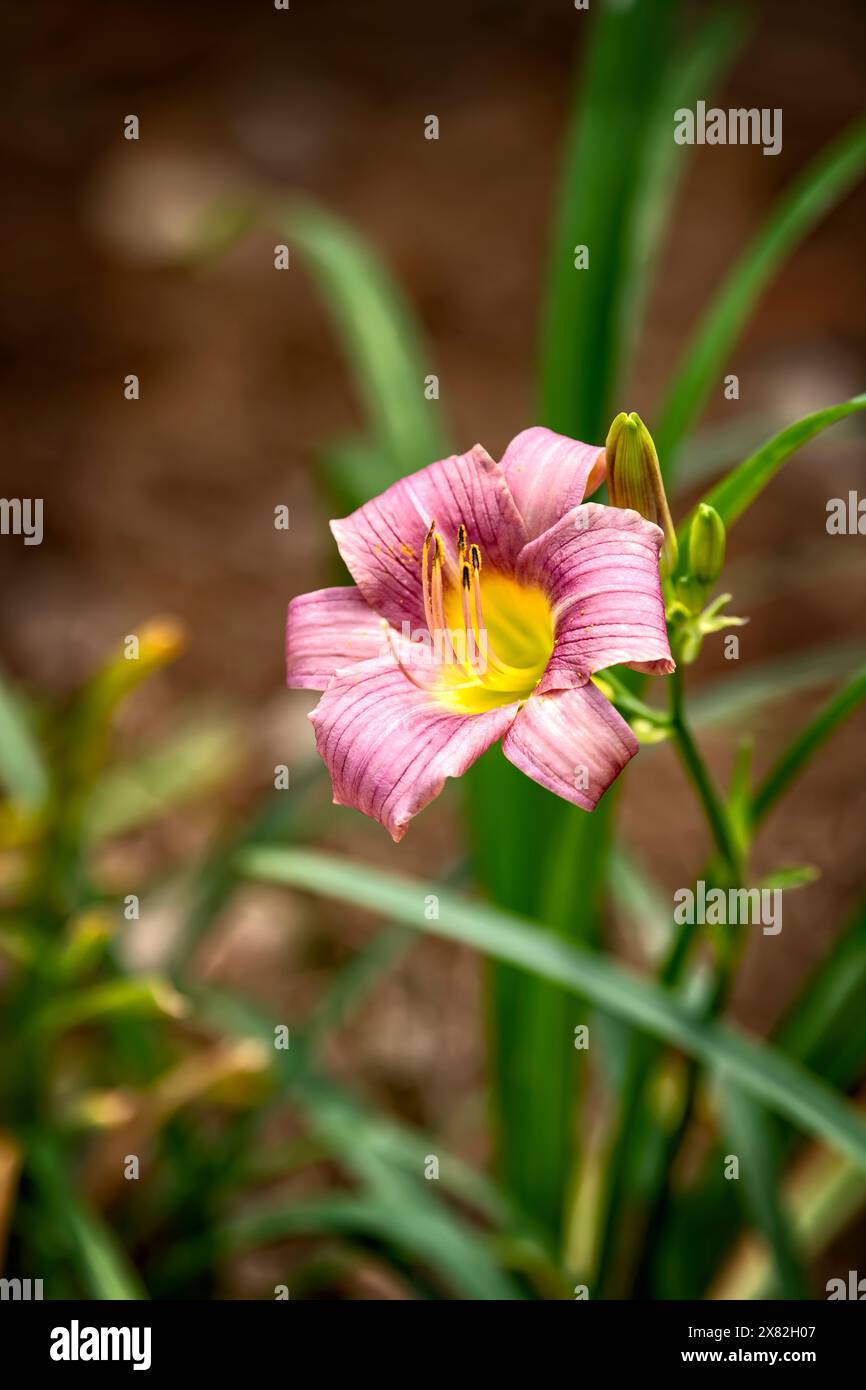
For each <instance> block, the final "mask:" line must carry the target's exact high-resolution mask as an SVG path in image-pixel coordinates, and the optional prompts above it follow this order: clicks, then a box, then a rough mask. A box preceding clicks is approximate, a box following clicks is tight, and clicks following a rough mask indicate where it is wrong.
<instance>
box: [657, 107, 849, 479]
mask: <svg viewBox="0 0 866 1390" xmlns="http://www.w3.org/2000/svg"><path fill="white" fill-rule="evenodd" d="M864 169H866V122H864V121H858V122H857V123H856V124H855V125H853V126H852V127H850V128H849V129H848V130H846V131H845V132H844V134H843V135H842V136H841V137H840V138H839V139H838V140H836V141H834V142H833V144H832V145H831V146H830V147H829V148H828V149H826V150H824V151H823V152H822V153H821V154H820V155H819V156H818V158H817V159H816V160H815V161H814V162H813V163H812V164H811V165H810V166H809V167H808V168H807V169H806V170H805V172H804V173H803V174H802V175H801V176H800V177H799V178H798V179H797V180H796V182H795V183H794V185H793V186H792V188H791V189H790V190H789V191H788V192H787V193H786V194H785V195H784V196H783V198H782V200H781V202H780V204H779V205H778V207H777V208H776V210H775V211H774V213H773V214H772V216H771V217H770V219H769V221H767V222H766V223H765V225H764V227H763V228H762V229H761V231H760V232H759V233H758V235H757V236H756V237H755V239H754V241H753V242H752V243H751V245H750V246H748V247H747V249H746V251H745V252H744V254H743V255H742V256H741V258H740V260H739V261H738V262H737V264H736V265H735V267H734V269H733V271H732V272H731V274H730V275H729V276H728V277H727V279H726V280H725V282H724V284H723V285H722V287H721V289H720V290H719V291H718V293H717V294H716V296H715V298H714V299H713V301H712V303H711V305H710V307H709V309H708V311H707V313H706V315H705V316H704V318H703V320H702V321H701V323H700V325H699V327H698V329H697V332H696V333H695V334H694V335H693V337H692V338H691V340H690V341H689V343H688V344H687V346H686V349H685V351H684V352H683V354H682V358H681V366H680V367H679V369H678V371H677V372H676V374H675V377H674V380H673V382H672V384H671V386H670V388H669V390H668V393H667V396H666V398H665V401H664V404H663V406H662V409H661V411H660V414H659V419H658V424H657V426H656V428H655V429H654V431H653V436H654V438H655V443H656V448H657V449H658V454H659V458H660V459H661V461H662V467H663V468H664V469H665V476H666V478H667V477H668V476H669V475H671V474H672V471H673V467H674V464H675V461H676V453H677V450H678V448H679V446H680V444H681V442H682V439H683V437H684V435H685V434H686V432H687V430H688V429H689V427H690V425H691V424H692V422H693V420H694V419H695V417H696V416H697V415H698V413H699V411H700V410H701V407H702V406H703V404H704V402H705V401H706V399H707V396H708V395H709V392H710V390H711V389H712V387H713V385H714V383H715V382H717V381H718V380H719V379H720V377H721V375H722V372H723V369H724V366H725V363H726V359H727V357H728V354H729V352H730V351H731V348H732V347H733V346H734V343H735V342H736V341H737V338H738V337H739V335H740V332H741V331H742V329H743V326H744V325H745V323H746V320H747V319H748V317H749V315H750V314H751V312H752V310H753V308H754V306H755V304H756V303H757V301H758V299H759V298H760V296H761V294H762V292H763V290H764V288H765V287H766V285H767V284H768V283H769V281H770V280H771V279H772V277H773V275H775V273H776V271H777V270H778V269H779V268H780V266H781V265H782V264H783V262H784V261H785V259H786V258H787V257H788V256H789V255H790V253H791V252H792V251H793V250H794V249H795V247H796V246H797V245H798V244H799V243H800V242H801V241H803V240H804V238H805V237H806V236H807V235H808V233H809V232H810V231H811V230H812V228H813V227H814V226H815V225H816V224H817V223H818V222H819V221H820V219H821V218H822V217H823V216H824V215H825V213H827V212H828V211H829V210H830V209H831V208H832V207H833V206H834V205H835V204H836V203H837V202H839V200H840V199H841V198H843V197H844V196H845V194H846V193H847V192H848V191H849V190H850V189H851V188H853V187H854V185H855V184H856V183H857V181H858V179H860V178H861V177H862V174H863V171H864Z"/></svg>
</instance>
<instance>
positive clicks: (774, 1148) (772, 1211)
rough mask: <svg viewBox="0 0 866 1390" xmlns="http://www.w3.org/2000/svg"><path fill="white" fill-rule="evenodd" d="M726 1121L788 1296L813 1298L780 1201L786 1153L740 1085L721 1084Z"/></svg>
mask: <svg viewBox="0 0 866 1390" xmlns="http://www.w3.org/2000/svg"><path fill="white" fill-rule="evenodd" d="M719 1089H720V1102H721V1111H722V1117H723V1120H724V1124H725V1129H726V1132H727V1135H728V1139H729V1147H730V1150H731V1153H733V1154H735V1155H736V1156H737V1158H738V1160H739V1164H740V1169H739V1174H738V1176H739V1182H738V1183H737V1184H736V1185H737V1187H738V1188H739V1189H741V1191H742V1194H743V1197H744V1199H745V1204H746V1206H747V1208H748V1210H749V1211H750V1212H751V1215H752V1217H753V1219H754V1222H755V1225H756V1226H757V1228H758V1230H759V1231H761V1232H762V1233H763V1235H764V1237H765V1238H766V1240H767V1243H768V1244H769V1246H770V1249H771V1250H772V1253H773V1258H774V1261H775V1266H776V1272H777V1274H778V1278H779V1283H780V1286H781V1289H782V1293H783V1297H785V1298H795V1299H798V1298H808V1291H807V1288H806V1283H805V1279H804V1277H803V1271H802V1268H801V1265H800V1257H799V1255H798V1253H797V1250H796V1249H795V1245H794V1240H793V1237H792V1233H791V1230H790V1227H789V1224H788V1218H787V1216H786V1214H785V1212H784V1211H783V1210H782V1206H781V1203H780V1201H779V1185H780V1176H781V1174H780V1168H781V1161H780V1160H781V1155H780V1151H779V1144H778V1139H777V1135H776V1133H775V1131H774V1130H773V1128H772V1127H771V1125H770V1124H768V1122H767V1115H766V1112H765V1111H764V1110H763V1109H762V1107H761V1106H760V1105H756V1104H755V1102H754V1101H753V1100H752V1099H751V1098H750V1097H749V1096H746V1095H744V1094H743V1092H742V1091H741V1090H739V1088H738V1087H736V1086H729V1085H725V1084H724V1082H722V1084H721V1086H720V1088H719Z"/></svg>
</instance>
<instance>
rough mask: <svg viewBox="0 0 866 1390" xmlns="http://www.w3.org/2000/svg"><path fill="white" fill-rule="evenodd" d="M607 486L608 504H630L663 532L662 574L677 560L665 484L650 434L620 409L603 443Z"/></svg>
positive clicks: (675, 540) (638, 422) (644, 426)
mask: <svg viewBox="0 0 866 1390" xmlns="http://www.w3.org/2000/svg"><path fill="white" fill-rule="evenodd" d="M605 457H606V461H607V488H608V495H609V498H610V503H611V506H613V507H630V508H632V510H634V511H636V512H640V514H641V516H645V517H646V519H647V521H653V522H655V524H656V526H659V527H661V529H662V531H663V532H664V537H665V539H664V544H663V546H662V553H661V568H662V573H663V574H672V573H673V571H674V569H675V568H676V563H677V533H676V531H675V530H674V524H673V522H672V521H671V514H670V511H669V509H668V499H667V497H666V496H665V485H664V482H663V481H662V473H661V469H660V468H659V458H658V454H657V453H656V446H655V444H654V443H653V440H652V435H651V434H650V432H649V430H648V429H647V427H646V425H645V424H644V422H643V420H641V418H640V416H639V415H636V414H635V412H634V411H632V413H631V415H626V414H625V412H621V413H620V414H619V415H617V417H616V419H615V420H614V422H613V424H612V425H611V427H610V430H609V431H608V436H607V443H606V445H605Z"/></svg>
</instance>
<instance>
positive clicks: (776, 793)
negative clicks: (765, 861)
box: [752, 666, 866, 825]
mask: <svg viewBox="0 0 866 1390" xmlns="http://www.w3.org/2000/svg"><path fill="white" fill-rule="evenodd" d="M864 699H866V666H861V668H860V670H859V671H856V672H855V673H854V675H853V676H852V677H851V679H850V680H849V681H848V682H847V683H846V684H845V685H844V686H843V687H842V689H841V690H839V691H838V692H837V693H836V694H835V695H834V696H833V698H832V699H831V700H829V701H828V702H827V704H826V705H824V707H823V708H822V709H820V710H819V711H818V713H817V714H816V715H815V718H814V719H812V720H811V721H810V722H809V723H808V724H807V725H806V727H805V729H803V730H802V732H801V733H800V734H798V736H797V737H796V738H795V739H794V742H793V743H792V744H791V745H790V747H788V748H787V749H786V750H785V752H784V753H783V754H782V756H781V757H780V758H779V760H778V762H776V763H775V764H774V766H773V767H772V768H771V769H770V771H769V772H768V773H767V776H766V777H765V778H764V780H763V782H762V783H761V785H760V787H759V788H758V790H757V791H756V793H755V796H754V799H753V801H752V821H753V823H754V824H755V825H758V824H760V822H761V821H762V820H763V819H764V817H765V816H766V815H767V814H768V813H769V812H770V811H771V810H772V808H773V806H774V805H775V804H776V802H777V801H778V800H779V797H780V796H782V795H783V793H784V792H785V791H786V790H787V788H788V787H789V786H790V784H791V782H793V780H794V778H795V777H797V776H798V775H799V774H800V773H801V772H802V771H803V769H804V768H805V767H806V765H807V764H808V763H809V762H810V760H811V759H812V758H813V757H814V756H815V753H816V752H817V751H818V749H819V748H820V747H821V745H822V743H825V742H826V740H827V739H828V738H829V737H830V735H831V734H832V733H834V732H835V730H836V729H838V727H839V725H840V724H842V723H844V721H845V720H846V719H847V718H848V716H849V715H850V714H853V713H854V710H855V709H857V707H858V705H860V704H861V703H862V701H863V700H864Z"/></svg>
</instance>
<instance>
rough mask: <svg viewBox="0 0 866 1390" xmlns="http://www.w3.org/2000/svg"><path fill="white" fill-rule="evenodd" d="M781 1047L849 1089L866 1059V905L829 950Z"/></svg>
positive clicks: (783, 1031)
mask: <svg viewBox="0 0 866 1390" xmlns="http://www.w3.org/2000/svg"><path fill="white" fill-rule="evenodd" d="M777 1037H778V1045H779V1047H780V1048H782V1049H783V1050H784V1051H785V1052H787V1053H789V1054H790V1055H791V1056H792V1057H796V1058H798V1059H799V1060H800V1061H803V1062H805V1063H806V1064H807V1065H808V1066H810V1067H812V1068H813V1069H814V1070H815V1071H817V1072H819V1073H820V1074H821V1075H822V1076H824V1077H826V1078H827V1079H828V1080H829V1081H831V1082H832V1083H833V1085H834V1086H841V1087H847V1086H850V1085H851V1083H852V1081H854V1080H856V1079H857V1078H858V1077H859V1076H860V1075H861V1073H862V1069H863V1062H864V1059H866V901H864V902H863V903H861V905H860V907H859V909H858V910H857V912H855V913H854V916H853V917H852V919H851V921H850V923H849V924H848V925H847V926H846V927H845V929H844V930H843V931H842V932H841V933H840V934H839V935H838V936H837V937H836V938H835V939H834V940H833V942H832V944H831V945H830V946H829V947H828V948H827V950H826V952H825V953H824V955H823V957H822V959H821V961H820V963H819V964H818V966H817V968H816V970H815V971H814V973H813V974H812V976H811V977H810V979H809V980H807V981H806V983H805V984H804V985H803V988H802V990H801V991H800V994H799V995H798V997H797V999H796V1001H795V1002H794V1004H793V1005H792V1006H791V1008H790V1009H789V1010H788V1012H787V1013H786V1015H785V1018H784V1020H783V1022H782V1024H781V1026H780V1028H779V1031H778V1034H777Z"/></svg>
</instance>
